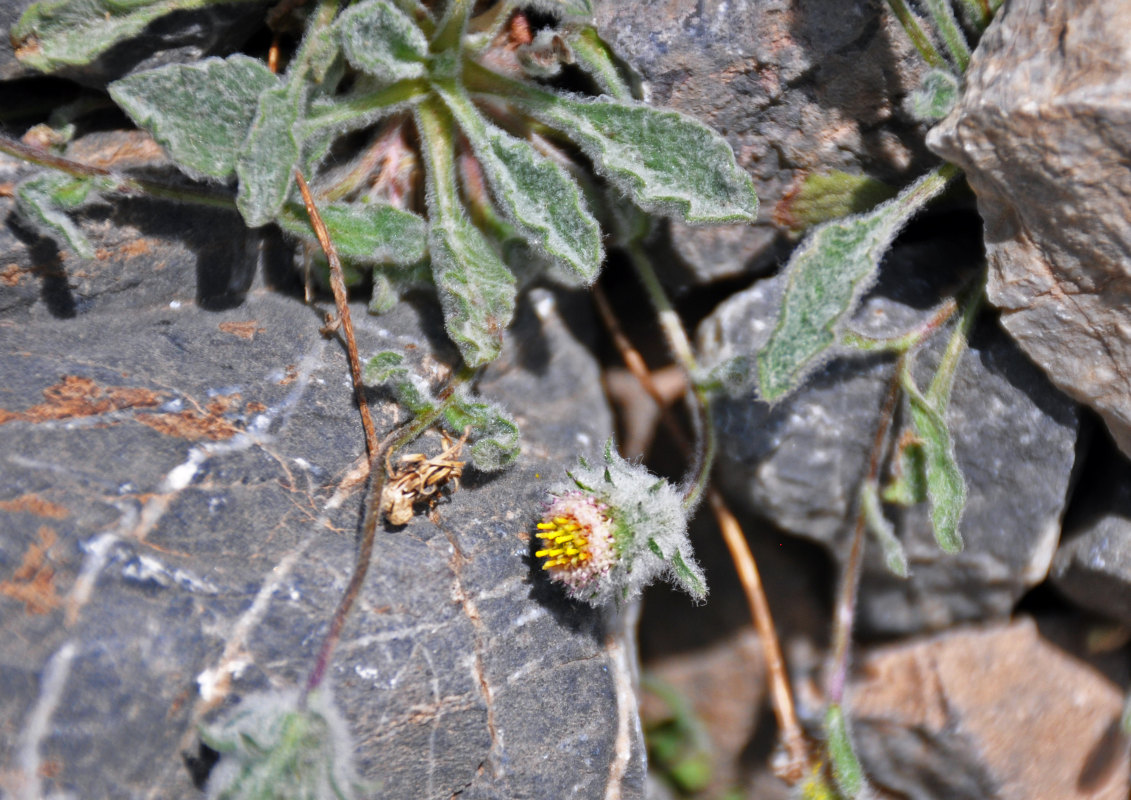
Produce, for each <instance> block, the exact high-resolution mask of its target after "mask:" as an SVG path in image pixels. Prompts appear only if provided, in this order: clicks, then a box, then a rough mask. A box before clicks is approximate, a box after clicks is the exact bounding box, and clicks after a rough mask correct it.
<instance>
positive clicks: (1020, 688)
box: [848, 620, 1128, 800]
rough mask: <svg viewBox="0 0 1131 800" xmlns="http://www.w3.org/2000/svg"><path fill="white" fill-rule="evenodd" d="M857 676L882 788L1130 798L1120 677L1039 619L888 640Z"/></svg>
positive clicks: (1026, 797) (977, 798) (973, 799)
mask: <svg viewBox="0 0 1131 800" xmlns="http://www.w3.org/2000/svg"><path fill="white" fill-rule="evenodd" d="M1124 660H1125V659H1124ZM1124 666H1125V665H1124ZM858 673H859V678H858V679H857V680H856V681H855V683H854V684H853V685H852V686H851V687H850V688H849V696H848V697H849V699H848V708H849V709H850V713H851V714H852V716H853V720H854V725H853V732H854V734H855V739H856V746H857V748H858V751H859V754H860V758H861V760H862V761H863V763H864V767H865V770H866V771H867V773H868V775H869V776H870V779H871V780H872V781H873V782H874V783H875V785H876V787H877V788H878V789H880V790H881V792H883V796H885V797H901V798H912V800H934V799H935V798H941V797H945V798H948V800H985V798H991V797H992V798H995V799H996V800H1032V798H1036V797H1042V798H1058V800H1073V799H1074V798H1080V800H1084V798H1088V800H1123V798H1126V797H1127V782H1128V757H1127V747H1126V744H1125V742H1124V740H1123V739H1122V737H1121V736H1120V735H1119V733H1118V724H1119V714H1120V710H1121V708H1122V704H1123V699H1122V696H1121V692H1120V689H1119V686H1118V685H1116V684H1115V683H1113V682H1112V681H1111V680H1110V679H1109V678H1108V677H1107V676H1106V675H1105V674H1103V673H1102V672H1100V671H1099V670H1097V669H1096V668H1095V667H1093V666H1091V665H1089V664H1088V663H1086V662H1083V661H1080V660H1079V659H1076V658H1074V657H1072V656H1070V655H1068V654H1067V653H1065V652H1064V651H1062V650H1060V649H1059V648H1058V647H1056V646H1055V645H1053V644H1052V643H1050V642H1049V641H1048V640H1047V639H1045V638H1042V637H1041V636H1040V635H1039V633H1038V630H1037V626H1036V625H1034V624H1033V622H1032V621H1031V620H1021V621H1019V622H1016V623H1013V624H1011V625H1008V626H1002V627H987V628H982V629H974V630H968V631H955V632H951V633H948V634H944V635H942V636H940V637H938V638H937V639H933V640H928V641H923V642H915V643H909V644H900V645H894V646H891V647H886V648H883V649H880V650H878V651H875V652H873V653H871V654H869V655H867V656H866V657H864V658H863V659H861V663H860V664H859V668H858Z"/></svg>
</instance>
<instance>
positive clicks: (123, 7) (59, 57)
mask: <svg viewBox="0 0 1131 800" xmlns="http://www.w3.org/2000/svg"><path fill="white" fill-rule="evenodd" d="M220 2H249V0H44V2H40V3H34V4H32V5H31V6H29V7H28V9H27V11H25V12H24V13H23V16H21V17H20V20H19V22H17V23H16V24H15V25H14V26H13V27H12V32H11V38H12V44H13V46H14V47H15V50H16V58H18V59H19V60H20V61H22V62H23V63H24V64H27V65H28V66H29V67H33V68H35V69H38V70H41V71H43V72H52V71H54V70H57V69H62V68H63V67H69V66H79V65H82V64H89V63H90V62H91V61H93V60H94V59H95V58H97V57H98V56H99V55H101V54H102V53H103V52H105V51H106V50H108V49H110V47H112V46H113V45H115V44H117V43H118V42H121V41H123V40H125V39H129V38H130V37H131V36H136V35H137V34H139V33H141V31H142V30H143V29H144V28H145V27H146V26H147V25H148V24H149V23H150V22H153V20H155V19H157V18H158V17H162V16H164V15H165V14H169V13H171V12H173V11H189V10H192V9H195V8H204V7H206V6H210V5H217V4H218V3H220Z"/></svg>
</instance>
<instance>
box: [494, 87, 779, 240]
mask: <svg viewBox="0 0 1131 800" xmlns="http://www.w3.org/2000/svg"><path fill="white" fill-rule="evenodd" d="M515 99H516V100H517V101H518V102H521V103H524V104H526V105H527V106H528V107H529V108H530V110H531V112H532V113H533V114H534V115H535V116H537V117H538V118H540V119H542V120H543V121H544V122H546V123H547V124H548V125H551V126H553V127H555V128H559V129H560V130H562V131H563V132H564V133H566V134H567V135H568V136H569V137H570V138H571V139H573V140H574V141H575V142H576V143H577V144H578V146H580V147H581V149H582V150H583V151H584V152H585V154H586V155H587V156H589V158H591V159H592V160H593V163H594V165H595V167H596V169H597V171H598V172H600V173H601V174H603V175H604V176H605V177H607V178H608V179H609V180H611V181H613V182H614V183H616V184H617V186H618V187H619V188H620V189H621V191H623V192H624V193H625V194H626V195H628V196H629V197H631V198H632V201H633V202H634V203H636V204H637V205H639V206H640V207H641V208H643V209H645V210H646V211H650V212H653V213H659V214H671V215H675V216H678V217H679V218H680V219H682V220H683V221H684V222H690V223H719V222H752V221H753V220H754V217H755V215H756V214H757V213H758V198H757V196H756V195H755V193H754V183H753V181H752V180H751V179H750V176H749V175H747V174H746V173H745V172H744V171H743V170H742V169H741V168H739V166H738V164H737V162H736V161H735V158H734V152H733V151H732V150H731V149H730V145H728V144H727V143H726V140H724V139H723V138H722V137H721V136H719V135H718V134H717V133H715V132H714V131H712V130H711V129H710V128H708V127H707V126H706V125H704V124H703V123H702V122H699V121H698V120H696V119H692V118H691V117H688V116H685V115H683V114H680V113H678V112H675V111H661V110H658V109H655V108H651V107H649V106H646V105H644V104H642V103H626V102H619V101H616V100H611V99H609V98H604V97H599V98H594V99H581V98H576V97H565V96H562V95H552V94H550V93H548V92H541V91H535V90H528V91H525V92H523V93H522V94H521V95H519V96H517V97H516V98H515Z"/></svg>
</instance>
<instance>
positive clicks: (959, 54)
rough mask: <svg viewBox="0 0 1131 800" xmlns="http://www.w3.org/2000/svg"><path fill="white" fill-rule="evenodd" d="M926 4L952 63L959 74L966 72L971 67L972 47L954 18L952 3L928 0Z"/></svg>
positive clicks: (941, 0) (945, 0)
mask: <svg viewBox="0 0 1131 800" xmlns="http://www.w3.org/2000/svg"><path fill="white" fill-rule="evenodd" d="M926 4H927V11H928V12H929V13H930V15H931V20H932V21H933V22H934V23H935V30H937V31H938V34H939V36H940V37H941V38H942V40H943V44H944V45H946V49H947V52H948V53H950V58H951V61H953V62H954V65H955V66H956V67H958V72H959V74H961V73H963V72H965V71H966V67H967V66H969V65H970V46H969V45H968V44H966V37H965V36H963V35H962V29H961V28H959V27H958V20H956V19H955V18H954V11H952V10H951V7H950V3H949V2H947V0H926Z"/></svg>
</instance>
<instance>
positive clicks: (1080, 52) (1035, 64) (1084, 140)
mask: <svg viewBox="0 0 1131 800" xmlns="http://www.w3.org/2000/svg"><path fill="white" fill-rule="evenodd" d="M1050 42H1054V43H1056V46H1050ZM1129 75H1131V6H1128V5H1127V4H1126V3H1105V2H1098V0H1066V2H1056V3H1053V2H1046V0H1019V2H1013V3H1009V4H1007V5H1006V7H1005V8H1004V10H1003V12H1002V13H1001V14H999V16H998V18H997V20H996V21H995V22H994V23H993V24H992V25H991V26H990V28H989V29H988V30H987V32H986V34H985V36H984V37H983V38H982V41H981V43H980V45H979V47H978V49H977V51H976V52H975V54H974V58H973V60H972V61H971V64H970V69H969V71H968V72H967V74H966V88H965V91H964V93H963V96H962V99H961V101H960V103H959V105H958V107H957V108H956V109H955V110H954V111H953V112H952V114H951V115H950V116H949V117H948V118H947V119H946V120H944V121H943V122H942V123H941V124H940V125H939V126H938V127H936V128H935V129H934V130H932V131H931V133H930V136H929V137H928V144H929V145H930V147H931V148H932V149H933V150H934V151H935V152H937V153H939V154H940V155H941V156H943V157H944V158H947V159H949V160H951V161H953V162H955V163H956V164H959V165H960V166H961V167H962V168H963V169H964V170H966V173H967V176H968V178H969V180H970V184H971V186H973V187H974V190H975V191H976V192H977V194H978V204H979V209H980V210H981V212H982V216H983V217H984V219H985V226H986V227H985V230H986V242H987V252H988V257H989V262H990V278H989V283H988V286H987V292H988V296H989V299H990V301H991V302H992V303H993V304H994V305H996V306H998V307H999V308H1000V309H1001V310H1002V324H1003V325H1004V326H1005V328H1006V330H1007V331H1009V333H1010V335H1011V336H1013V337H1014V338H1015V339H1016V340H1017V341H1018V343H1019V344H1020V345H1021V347H1022V349H1024V350H1025V352H1026V353H1028V354H1029V356H1030V357H1031V358H1032V359H1033V360H1034V361H1036V362H1037V363H1038V364H1039V365H1040V366H1041V368H1042V369H1044V370H1045V371H1046V372H1047V373H1048V374H1049V376H1050V377H1051V378H1052V380H1053V382H1054V383H1056V384H1057V385H1058V386H1060V387H1061V388H1062V389H1063V390H1064V391H1066V392H1067V393H1068V394H1070V395H1072V396H1073V397H1075V398H1076V399H1077V400H1079V401H1080V402H1082V403H1086V404H1088V405H1090V406H1092V407H1093V408H1095V409H1096V410H1097V411H1098V412H1099V413H1100V415H1101V416H1102V417H1103V419H1104V421H1105V422H1106V423H1107V425H1108V428H1109V429H1110V430H1111V432H1112V434H1113V435H1114V437H1115V439H1116V441H1117V443H1118V444H1119V446H1120V448H1121V449H1122V450H1123V452H1124V453H1131V355H1129V354H1131V317H1129V316H1128V312H1127V309H1128V307H1129V306H1131V276H1129V274H1128V271H1127V264H1128V263H1129V262H1131V221H1129V220H1128V217H1127V206H1128V202H1129V201H1131V174H1129V173H1128V172H1127V170H1126V169H1124V168H1123V167H1122V166H1121V165H1122V164H1124V163H1125V162H1126V161H1127V159H1128V158H1131V135H1128V133H1127V131H1128V130H1129V127H1128V123H1129V122H1131V112H1129V110H1128V98H1129V97H1131V78H1129V77H1128V76H1129Z"/></svg>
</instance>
